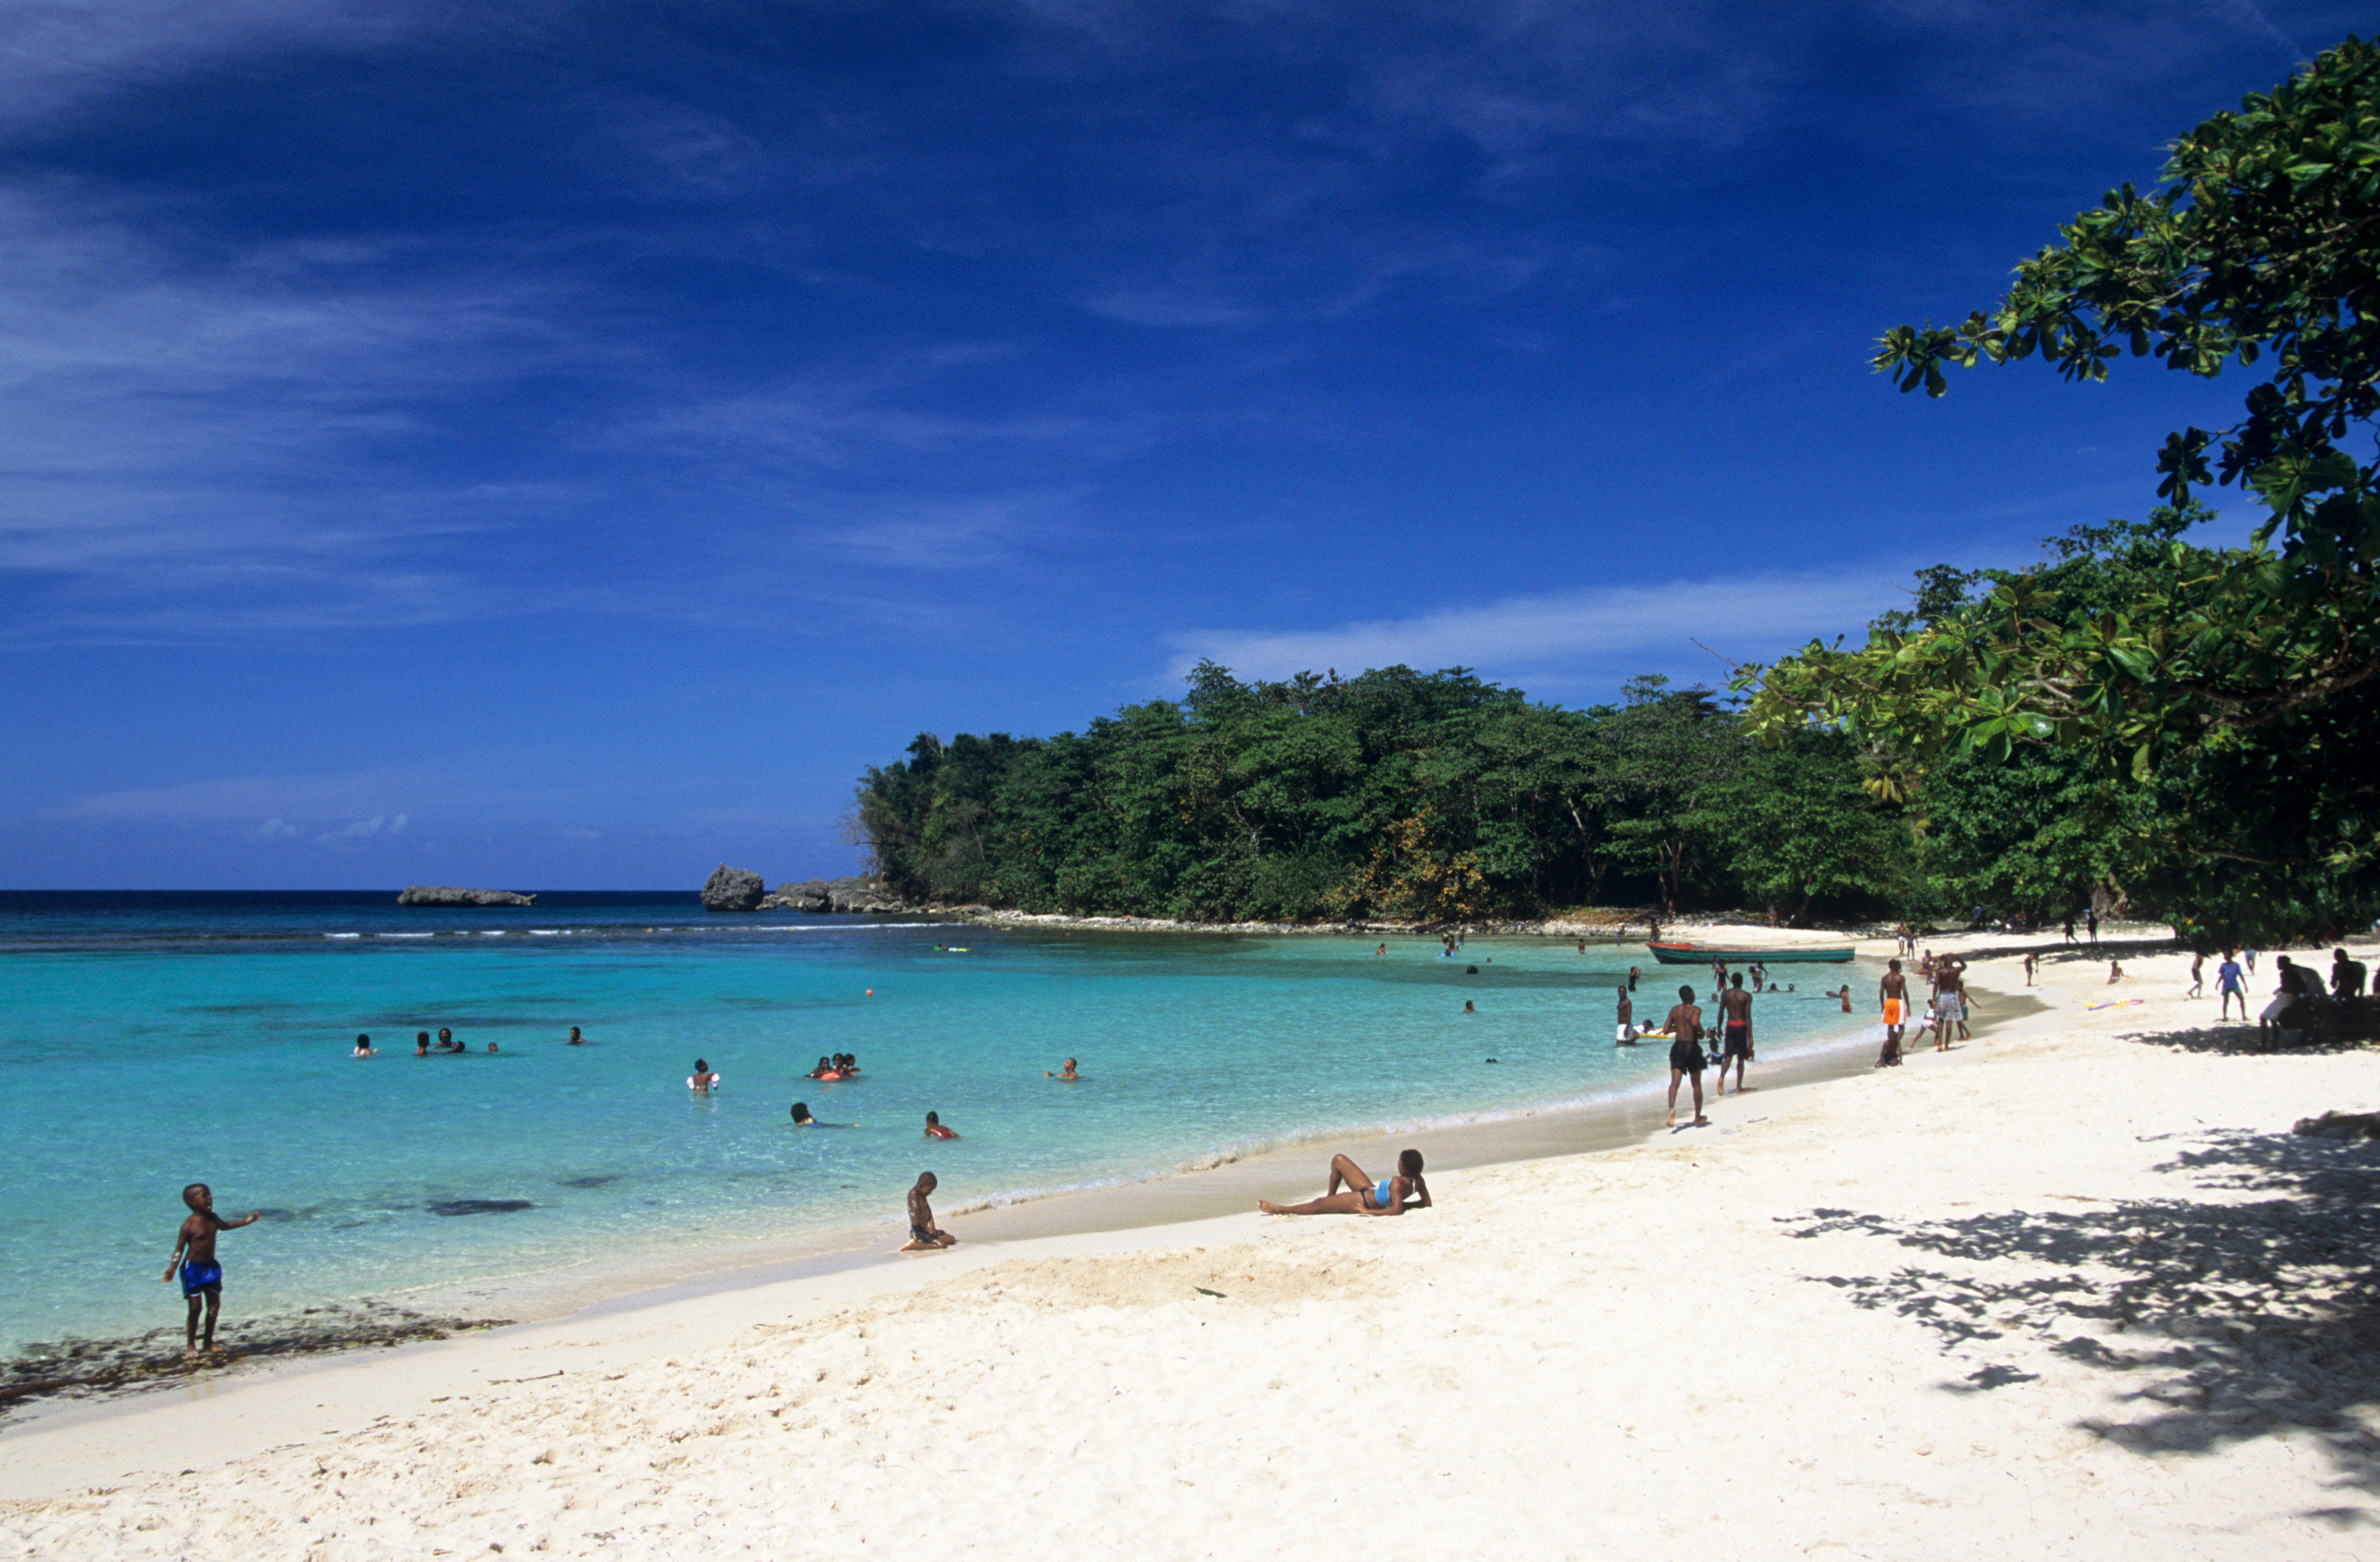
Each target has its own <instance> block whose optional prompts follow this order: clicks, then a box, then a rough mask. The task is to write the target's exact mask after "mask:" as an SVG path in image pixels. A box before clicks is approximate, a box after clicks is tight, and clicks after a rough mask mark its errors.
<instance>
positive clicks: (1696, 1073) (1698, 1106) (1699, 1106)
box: [1668, 987, 1710, 1128]
mask: <svg viewBox="0 0 2380 1562" xmlns="http://www.w3.org/2000/svg"><path fill="white" fill-rule="evenodd" d="M1669 1024H1670V1120H1669V1123H1668V1126H1669V1127H1671V1128H1675V1127H1677V1126H1678V1083H1679V1081H1680V1080H1682V1079H1684V1078H1686V1077H1687V1076H1689V1075H1691V1076H1693V1078H1694V1122H1693V1124H1692V1125H1691V1126H1693V1127H1695V1128H1702V1127H1705V1126H1706V1125H1707V1124H1708V1123H1709V1121H1710V1120H1709V1119H1708V1118H1706V1117H1705V1116H1703V1070H1704V1069H1705V1068H1706V1066H1707V1063H1706V1059H1704V1057H1703V1011H1701V1010H1700V1009H1698V1008H1696V1007H1695V1006H1694V988H1692V987H1680V988H1679V989H1678V1002H1677V1006H1676V1007H1675V1008H1673V1009H1671V1010H1670V1021H1669Z"/></svg>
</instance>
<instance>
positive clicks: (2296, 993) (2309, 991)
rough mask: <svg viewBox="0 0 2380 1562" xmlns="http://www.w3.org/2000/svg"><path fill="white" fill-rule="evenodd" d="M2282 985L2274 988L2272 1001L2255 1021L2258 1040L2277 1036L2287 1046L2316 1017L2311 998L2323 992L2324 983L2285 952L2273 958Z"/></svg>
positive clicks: (2259, 1041) (2262, 1041) (2260, 1042)
mask: <svg viewBox="0 0 2380 1562" xmlns="http://www.w3.org/2000/svg"><path fill="white" fill-rule="evenodd" d="M2273 965H2274V968H2275V970H2276V971H2277V974H2278V975H2279V976H2280V979H2281V985H2280V986H2279V987H2275V988H2274V989H2273V993H2274V997H2273V1001H2272V1002H2270V1003H2268V1004H2266V1005H2265V1012H2264V1014H2263V1016H2262V1017H2261V1018H2259V1019H2258V1020H2257V1022H2256V1036H2257V1040H2258V1043H2259V1044H2260V1045H2261V1044H2263V1043H2265V1041H2266V1040H2267V1038H2268V1037H2274V1036H2277V1038H2278V1039H2279V1040H2280V1042H2281V1043H2282V1045H2284V1046H2287V1045H2289V1043H2290V1042H2291V1041H2293V1040H2294V1039H2295V1037H2296V1036H2297V1035H2299V1034H2300V1033H2301V1032H2303V1031H2304V1030H2305V1029H2306V1023H2307V1022H2308V1021H2309V1020H2310V1019H2311V1018H2312V1017H2313V1004H2312V1001H2311V1000H2312V999H2315V998H2318V997H2320V996H2321V995H2322V983H2321V981H2320V980H2319V979H2318V978H2317V977H2316V976H2315V975H2314V974H2313V970H2312V969H2311V968H2309V967H2307V966H2303V965H2300V964H2298V963H2296V962H2294V961H2292V960H2291V959H2289V956H2288V955H2282V956H2280V957H2279V958H2277V960H2275V961H2274V962H2273Z"/></svg>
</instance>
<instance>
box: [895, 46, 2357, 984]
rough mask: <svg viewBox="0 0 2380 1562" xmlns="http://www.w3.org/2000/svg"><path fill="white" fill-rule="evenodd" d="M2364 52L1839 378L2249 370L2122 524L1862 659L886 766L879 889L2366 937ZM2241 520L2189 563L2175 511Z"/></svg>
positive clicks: (1236, 697)
mask: <svg viewBox="0 0 2380 1562" xmlns="http://www.w3.org/2000/svg"><path fill="white" fill-rule="evenodd" d="M2375 234H2380V48H2375V47H2374V46H2373V45H2371V44H2368V43H2365V42H2362V41H2361V40H2360V39H2356V38H2350V39H2348V40H2347V41H2346V42H2343V43H2341V44H2339V45H2338V47H2336V48H2333V49H2329V50H2326V51H2325V52H2324V53H2323V54H2321V55H2320V56H2319V57H2318V58H2317V59H2315V60H2314V61H2313V62H2312V63H2311V64H2309V65H2307V66H2305V67H2302V68H2301V70H2300V71H2299V72H2298V73H2297V75H2296V76H2295V77H2294V78H2293V79H2290V80H2289V81H2288V82H2285V83H2283V84H2281V85H2280V86H2279V87H2277V88H2276V89H2275V90H2274V91H2272V92H2270V93H2254V94H2251V95H2250V96H2249V97H2248V98H2247V99H2246V100H2244V102H2243V103H2241V105H2240V109H2239V110H2238V111H2237V112H2226V113H2222V114H2218V115H2215V116H2214V117H2212V118H2210V119H2208V120H2206V121H2205V122H2204V123H2203V124H2201V125H2199V126H2197V127H2194V128H2193V129H2192V130H2191V131H2189V132H2188V133H2187V134H2185V135H2183V136H2181V137H2180V138H2179V139H2177V140H2175V141H2174V143H2173V145H2172V148H2171V154H2170V155H2169V156H2168V159H2167V162H2166V164H2165V166H2164V168H2163V169H2162V170H2161V171H2160V174H2159V183H2158V184H2157V185H2156V186H2155V188H2151V189H2148V190H2145V191H2143V190H2141V189H2138V188H2134V187H2133V186H2132V185H2131V184H2126V185H2123V186H2122V187H2120V188H2117V189H2113V190H2110V191H2109V192H2108V193H2107V197H2106V198H2105V200H2103V201H2102V202H2101V204H2100V205H2099V206H2098V207H2097V208H2095V209H2094V210H2092V211H2088V212H2083V213H2081V214H2080V215H2078V216H2077V217H2076V218H2075V219H2074V220H2073V221H2072V222H2071V223H2069V224H2062V225H2061V226H2060V227H2059V228H2058V242H2057V243H2055V244H2052V245H2049V246H2046V248H2043V249H2042V250H2041V251H2040V252H2039V253H2037V254H2035V255H2034V256H2033V257H2032V258H2030V259H2028V260H2024V261H2022V262H2021V263H2020V264H2019V265H2018V267H2017V268H2016V281H2015V283H2014V285H2012V286H2011V287H2010V290H2009V292H2008V293H2007V295H2006V296H2004V297H2002V298H2000V299H1999V300H1998V302H1997V303H1996V304H1994V305H1993V306H1992V307H1991V308H1990V309H1987V310H1983V309H1979V310H1977V311H1975V312H1974V313H1973V314H1971V315H1969V316H1968V317H1967V318H1966V319H1965V320H1964V321H1961V322H1959V323H1958V324H1956V325H1947V326H1937V325H1933V324H1930V323H1929V324H1927V325H1925V326H1923V327H1919V326H1913V325H1900V326H1895V327H1893V328H1892V329H1891V330H1890V331H1888V332H1887V333H1885V335H1884V336H1883V338H1882V339H1881V340H1880V342H1879V343H1878V345H1877V350H1876V357H1875V358H1874V360H1873V362H1874V366H1875V367H1876V369H1878V370H1880V371H1883V372H1886V373H1888V374H1890V375H1891V376H1892V377H1893V379H1894V380H1895V381H1896V382H1897V383H1898V384H1899V386H1900V389H1901V390H1902V391H1903V392H1904V393H1907V392H1915V391H1918V390H1923V391H1924V392H1925V394H1927V396H1929V397H1939V396H1941V395H1943V394H1946V392H1947V390H1948V386H1949V377H1948V376H1947V375H1946V373H1945V372H1944V371H1945V370H1946V369H1973V368H1976V367H1978V366H1986V365H1999V364H2011V363H2019V362H2023V361H2026V360H2028V359H2034V358H2038V359H2039V360H2040V361H2041V362H2043V363H2045V364H2047V365H2049V366H2052V367H2054V368H2055V369H2057V371H2058V373H2059V374H2060V376H2061V377H2063V378H2065V379H2066V380H2068V381H2074V382H2078V383H2084V384H2088V383H2093V382H2096V381H2103V380H2105V379H2107V377H2108V375H2109V374H2110V373H2111V372H2112V371H2113V369H2114V366H2116V365H2117V364H2119V363H2120V362H2121V361H2122V359H2123V358H2124V357H2128V356H2129V357H2132V358H2136V359H2137V358H2152V359H2154V360H2155V361H2156V362H2157V363H2158V364H2159V365H2160V366H2161V367H2162V368H2163V369H2168V370H2179V371H2181V372H2185V373H2189V374H2192V375H2194V376H2198V377H2201V378H2205V379H2213V378H2216V376H2218V375H2220V374H2222V373H2223V372H2224V371H2225V370H2226V369H2233V370H2235V371H2236V372H2238V373H2240V374H2242V375H2250V376H2254V377H2256V379H2255V382H2254V383H2253V384H2252V385H2251V386H2250V388H2249V391H2248V394H2247V396H2246V399H2245V402H2244V405H2243V407H2242V415H2241V417H2240V420H2239V421H2238V422H2236V423H2234V424H2232V425H2231V426H2230V427H2228V428H2225V429H2217V430H2206V429H2199V428H2194V427H2193V428H2189V429H2183V430H2175V431H2174V432H2173V433H2171V434H2169V435H2168V437H2167V440H2166V442H2165V444H2164V447H2163V448H2162V449H2161V450H2160V451H2159V452H2158V453H2157V457H2156V471H2157V473H2158V476H2159V478H2160V480H2159V482H2158V485H2157V493H2158V496H2159V497H2160V498H2161V499H2163V500H2165V501H2166V503H2164V504H2163V505H2162V506H2160V507H2159V508H2158V509H2156V510H2155V511H2153V512H2152V513H2151V515H2150V516H2149V518H2148V519H2147V520H2146V521H2145V522H2130V521H2112V522H2109V523H2108V524H2107V525H2106V526H2103V527H2076V528H2075V529H2073V530H2072V531H2070V532H2069V533H2067V534H2066V535H2065V536H2063V537H2060V538H2056V539H2051V541H2050V542H2049V544H2048V549H2049V556H2048V557H2047V558H2046V559H2045V560H2044V562H2043V563H2041V564H2039V565H2037V566H2036V567H2034V568H2033V569H2030V570H2024V571H2016V572H2011V571H1997V570H1985V571H1967V570H1961V569H1957V568H1954V567H1952V566H1949V565H1941V566H1937V567H1936V568H1934V569H1930V570H1925V571H1922V572H1920V574H1919V575H1918V577H1917V588H1916V590H1915V591H1914V592H1913V599H1912V600H1911V601H1910V603H1909V604H1908V605H1907V606H1905V607H1902V608H1898V609H1894V610H1892V611H1887V612H1884V613H1882V614H1881V615H1880V616H1879V617H1878V618H1877V619H1876V622H1875V623H1874V624H1873V625H1872V626H1871V629H1870V633H1869V635H1868V637H1867V643H1866V644H1865V645H1864V646H1860V647H1854V648H1844V647H1843V646H1842V645H1841V644H1840V642H1838V643H1836V644H1834V645H1831V646H1829V645H1826V644H1823V643H1821V642H1817V641H1813V642H1812V643H1810V644H1809V645H1808V646H1806V647H1804V648H1803V649H1802V650H1801V651H1799V652H1797V653H1795V654H1794V655H1792V656H1790V657H1787V658H1784V659H1783V660H1779V661H1778V662H1776V663H1773V664H1771V665H1768V666H1765V667H1764V666H1756V665H1746V666H1743V667H1740V668H1737V669H1735V670H1734V671H1733V673H1732V675H1731V677H1730V680H1729V691H1730V697H1724V698H1723V697H1721V696H1716V695H1714V694H1713V693H1712V692H1711V691H1709V690H1706V689H1699V688H1690V689H1676V688H1671V687H1670V686H1669V685H1668V684H1665V683H1663V682H1661V681H1660V680H1658V679H1640V680H1638V681H1636V682H1635V683H1633V684H1630V685H1629V686H1628V687H1627V689H1626V691H1625V696H1624V698H1623V700H1622V701H1621V703H1620V704H1618V705H1613V706H1597V707H1592V708H1587V709H1585V710H1566V709H1562V708H1558V707H1553V706H1547V705H1539V704H1533V703H1532V702H1530V701H1529V700H1528V699H1527V697H1526V696H1524V695H1522V694H1521V693H1519V692H1518V691H1516V690H1511V689H1504V688H1500V687H1497V686H1495V685H1493V684H1486V683H1482V682H1481V681H1479V680H1478V679H1476V678H1475V677H1472V676H1471V675H1470V674H1469V673H1467V672H1464V671H1463V670H1461V669H1452V670H1449V671H1446V672H1436V673H1429V674H1423V673H1417V672H1414V671H1412V670H1411V669H1409V668H1403V667H1391V668H1386V669H1381V670H1378V671H1375V672H1366V673H1363V674H1362V675H1360V676H1358V677H1355V678H1352V679H1342V678H1340V677H1339V676H1338V675H1337V674H1336V673H1330V674H1328V675H1325V676H1320V677H1318V676H1315V675H1313V674H1311V673H1306V674H1302V675H1300V676H1299V677H1296V678H1293V679H1291V680H1289V681H1288V682H1286V683H1257V684H1246V683H1243V682H1241V681H1239V680H1238V679H1236V678H1234V677H1233V676H1232V674H1231V673H1230V672H1228V671H1227V670H1226V669H1223V668H1220V667H1216V666H1213V665H1211V664H1209V665H1202V666H1201V667H1200V668H1198V670H1197V671H1196V672H1195V673H1194V674H1193V675H1192V676H1191V678H1190V680H1189V683H1190V688H1189V693H1188V696H1187V697H1186V698H1184V699H1183V700H1180V701H1172V700H1154V701H1151V702H1149V703H1147V704H1146V705H1136V706H1128V707H1126V708H1123V709H1122V710H1120V711H1118V712H1117V713H1116V714H1115V715H1114V716H1112V717H1110V718H1106V719H1104V720H1099V721H1095V722H1093V723H1092V724H1091V725H1090V726H1089V727H1088V728H1087V730H1086V731H1084V732H1082V733H1060V734H1059V735H1058V736H1056V737H1053V738H1047V739H1032V738H1026V739H1016V738H1011V737H1008V736H1005V735H1003V734H997V733H996V734H994V735H992V736H990V737H984V738H977V737H972V736H965V735H962V736H960V737H957V738H954V739H953V740H952V741H951V742H949V743H948V744H945V743H942V742H941V740H939V739H937V738H934V737H931V736H923V737H920V738H918V739H917V742H916V743H915V744H914V745H911V748H910V751H909V757H907V758H906V759H905V760H902V761H899V762H896V763H894V764H892V765H888V766H884V767H881V768H878V769H871V770H869V771H868V774H867V776H866V777H865V779H864V780H863V781H862V782H861V786H860V793H859V819H860V824H861V828H862V829H863V831H864V832H865V834H866V837H867V839H868V842H869V845H870V848H871V850H872V852H873V854H874V855H875V859H876V864H877V866H878V868H879V870H880V872H882V873H883V874H884V876H885V877H886V878H889V879H890V880H891V881H892V885H893V886H894V887H895V888H896V889H898V890H901V891H902V892H904V893H906V894H909V895H911V896H914V897H917V898H919V899H923V900H929V901H941V902H968V901H986V902H995V903H1000V904H1005V905H1012V906H1018V907H1023V908H1026V909H1031V910H1046V911H1065V912H1076V913H1102V912H1123V913H1135V914H1150V915H1165V916H1179V917H1189V918H1198V919H1224V918H1242V917H1261V918H1293V919H1320V918H1366V917H1397V918H1410V919H1415V920H1419V921H1425V922H1437V921H1456V920H1475V919H1480V918H1489V917H1500V916H1522V915H1528V914H1538V913H1543V912H1547V911H1550V910H1556V909H1561V908H1566V907H1571V906H1575V905H1581V904H1595V903H1607V904H1608V903H1613V902H1619V903H1623V904H1636V905H1643V904H1645V903H1647V902H1651V903H1653V904H1656V905H1659V906H1664V907H1667V906H1672V905H1674V906H1676V907H1678V908H1679V909H1687V908H1691V907H1694V906H1696V905H1706V906H1707V905H1727V906H1739V907H1741V906H1752V907H1761V906H1767V905H1769V904H1775V905H1777V906H1778V907H1779V909H1780V910H1781V911H1784V912H1786V913H1788V914H1791V915H1793V916H1795V917H1803V916H1808V915H1810V914H1820V913H1832V914H1861V913H1866V914H1877V913H1882V914H1899V915H1902V916H1910V917H1915V918H1920V919H1934V918H1939V917H1944V916H1949V917H1956V918H1960V919H1962V920H1963V919H1967V918H1971V917H1974V916H1977V915H1980V916H1982V917H1985V918H1989V919H2001V918H2014V919H2020V920H2032V919H2045V920H2046V919H2050V918H2055V917H2058V916H2062V915H2064V914H2067V913H2068V912H2070V911H2071V910H2072V909H2074V908H2075V907H2077V906H2078V905H2080V904H2083V903H2084V902H2086V901H2089V902H2096V903H2099V904H2103V905H2105V904H2109V903H2110V902H2113V903H2119V904H2122V905H2124V906H2125V907H2126V908H2127V909H2129V910H2130V911H2131V913H2132V914H2135V915H2143V916H2152V917H2157V918H2161V919H2165V920H2168V921H2170V922H2172V923H2173V924H2174V925H2175V926H2176V927H2177V928H2178V929H2179V930H2180V932H2181V933H2182V934H2183V935H2184V936H2185V937H2187V938H2189V939H2190V940H2191V942H2192V943H2193V944H2195V945H2197V946H2198V947H2201V948H2206V947H2209V946H2212V945H2216V944H2220V943H2223V942H2226V941H2228V940H2233V939H2253V938H2276V937H2290V936H2301V935H2304V934H2309V933H2311V934H2315V935H2328V934H2334V933H2337V932H2339V931H2341V930H2344V929H2346V928H2349V927H2360V926H2368V925H2370V924H2371V923H2372V921H2373V918H2374V914H2375V913H2380V458H2375V457H2374V454H2373V453H2374V448H2375V446H2374V441H2375V436H2380V242H2375V241H2374V235H2375ZM2223 486H2236V487H2237V489H2238V490H2240V494H2241V496H2242V498H2243V499H2249V498H2251V496H2253V503H2256V504H2260V505H2262V506H2263V507H2264V508H2265V510H2266V511H2267V513H2268V514H2267V517H2266V518H2265V520H2264V521H2263V523H2262V524H2261V525H2260V526H2259V527H2258V528H2257V530H2256V531H2255V533H2254V535H2253V539H2251V542H2250V545H2249V546H2248V547H2246V548H2209V547H2205V546H2202V545H2200V544H2198V543H2196V542H2194V541H2193V540H2192V532H2193V530H2194V529H2195V528H2196V527H2199V526H2200V525H2201V524H2202V523H2203V522H2204V521H2205V520H2206V519H2207V518H2208V517H2209V515H2210V514H2211V513H2210V512H2209V511H2207V510H2206V509H2205V508H2204V505H2203V504H2202V503H2200V502H2199V501H2198V500H2197V499H2196V498H2195V492H2196V490H2201V489H2204V488H2208V487H2223Z"/></svg>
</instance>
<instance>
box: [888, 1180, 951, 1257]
mask: <svg viewBox="0 0 2380 1562" xmlns="http://www.w3.org/2000/svg"><path fill="white" fill-rule="evenodd" d="M939 1187H941V1182H939V1181H936V1180H935V1178H934V1174H933V1173H932V1172H930V1171H924V1172H919V1173H918V1174H917V1186H915V1187H913V1188H911V1189H910V1190H909V1240H908V1241H905V1242H903V1243H902V1244H901V1251H902V1252H903V1253H938V1252H940V1251H941V1250H942V1249H943V1248H946V1247H956V1246H957V1245H958V1241H959V1240H958V1239H957V1238H956V1237H953V1236H952V1235H951V1234H950V1233H949V1232H948V1231H945V1230H943V1229H941V1227H940V1226H937V1225H935V1224H934V1206H933V1205H931V1204H929V1203H928V1202H927V1201H928V1199H929V1198H930V1197H931V1196H932V1194H933V1192H934V1190H935V1189H937V1188H939Z"/></svg>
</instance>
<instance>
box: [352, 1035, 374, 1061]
mask: <svg viewBox="0 0 2380 1562" xmlns="http://www.w3.org/2000/svg"><path fill="white" fill-rule="evenodd" d="M347 1056H349V1057H350V1058H377V1057H379V1056H380V1054H379V1053H377V1052H375V1051H373V1050H372V1044H371V1037H370V1036H368V1035H358V1036H357V1037H356V1049H355V1050H354V1051H353V1052H351V1053H349V1054H347Z"/></svg>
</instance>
